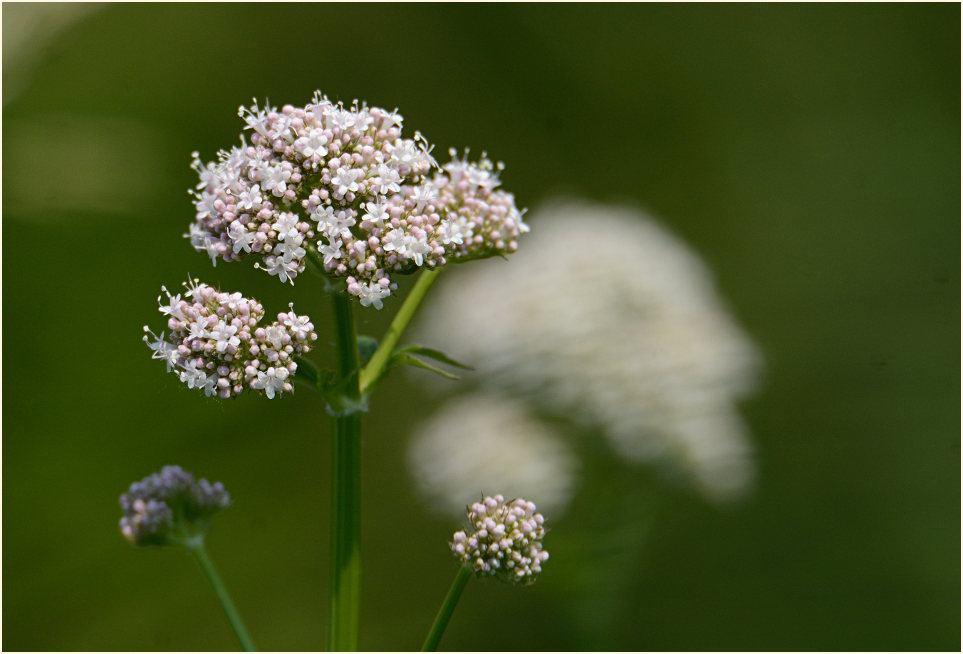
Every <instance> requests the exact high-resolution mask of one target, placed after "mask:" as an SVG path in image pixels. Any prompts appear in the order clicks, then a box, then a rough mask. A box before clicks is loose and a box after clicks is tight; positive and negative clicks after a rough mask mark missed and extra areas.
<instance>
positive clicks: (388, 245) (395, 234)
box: [382, 229, 408, 259]
mask: <svg viewBox="0 0 963 654" xmlns="http://www.w3.org/2000/svg"><path fill="white" fill-rule="evenodd" d="M407 244H408V237H407V235H406V234H405V233H404V231H403V230H400V229H393V230H391V231H390V232H388V233H387V234H385V237H384V239H383V240H382V247H383V248H384V249H385V252H394V253H396V254H397V255H398V256H399V257H401V258H402V259H403V258H405V256H406V254H407V251H408V250H407Z"/></svg>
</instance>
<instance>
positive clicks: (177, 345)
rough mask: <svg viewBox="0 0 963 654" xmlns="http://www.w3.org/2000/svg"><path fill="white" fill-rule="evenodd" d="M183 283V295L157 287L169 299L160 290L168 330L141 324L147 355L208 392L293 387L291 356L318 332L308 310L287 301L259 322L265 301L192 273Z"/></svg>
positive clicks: (225, 394) (274, 391) (228, 393)
mask: <svg viewBox="0 0 963 654" xmlns="http://www.w3.org/2000/svg"><path fill="white" fill-rule="evenodd" d="M184 287H185V289H186V291H185V293H184V298H185V299H182V298H181V295H180V294H177V295H171V294H170V292H169V291H168V290H167V288H166V287H163V286H162V287H161V288H162V290H163V291H164V293H165V294H166V295H167V299H166V300H165V299H162V298H161V297H160V296H158V298H157V302H158V304H159V308H158V310H159V311H160V312H161V313H162V314H164V315H165V316H168V320H167V328H168V329H169V330H170V334H169V336H168V337H166V338H165V335H164V332H163V331H162V332H161V333H160V335H157V334H154V332H153V331H151V330H150V328H149V327H147V326H146V325H145V326H144V331H145V332H147V334H146V335H145V336H144V342H145V343H147V345H148V347H150V349H151V350H152V351H153V354H152V355H151V358H153V359H163V360H164V361H166V362H167V371H168V372H173V373H175V374H176V375H177V376H178V378H180V380H181V381H182V382H183V383H185V384H187V387H188V388H196V389H201V390H203V391H204V394H205V395H208V396H210V395H215V394H216V395H218V396H219V397H222V398H228V397H232V396H235V395H238V394H240V393H242V392H243V391H244V390H246V389H252V390H256V391H259V392H263V393H264V394H265V395H267V396H268V398H271V399H273V398H274V396H275V395H277V394H280V393H289V392H292V391H293V390H294V388H293V386H292V385H291V381H290V380H291V379H292V375H294V373H295V372H296V371H297V369H298V364H297V362H296V361H295V358H296V357H298V356H300V355H302V354H304V353H306V352H308V351H309V350H310V349H311V344H312V343H313V342H314V341H315V340H317V338H318V335H317V334H316V333H315V332H314V325H313V324H312V323H311V320H310V319H309V318H308V317H307V316H299V315H297V314H296V313H294V306H293V305H288V306H289V308H290V309H291V310H290V311H289V312H287V313H279V314H278V317H277V321H276V322H273V323H271V324H270V325H267V326H261V325H260V324H259V323H260V322H261V319H262V318H263V317H264V307H262V306H261V304H260V303H258V302H257V300H253V299H248V298H245V297H243V296H242V295H241V294H240V293H225V292H221V291H217V290H215V289H214V288H211V287H210V286H208V285H206V284H202V283H199V282H198V280H196V279H194V280H189V281H188V282H187V283H185V284H184Z"/></svg>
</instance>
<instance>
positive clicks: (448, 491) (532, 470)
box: [408, 391, 578, 515]
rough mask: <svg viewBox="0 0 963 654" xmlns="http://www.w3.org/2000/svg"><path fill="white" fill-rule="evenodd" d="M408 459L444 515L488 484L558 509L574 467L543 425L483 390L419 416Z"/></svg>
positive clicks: (489, 487) (575, 462) (566, 498)
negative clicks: (426, 416)
mask: <svg viewBox="0 0 963 654" xmlns="http://www.w3.org/2000/svg"><path fill="white" fill-rule="evenodd" d="M408 464H409V468H410V469H411V471H412V473H413V475H414V477H415V479H416V480H417V483H418V486H419V489H420V490H421V491H422V493H423V494H424V496H425V497H426V498H428V500H429V501H430V503H431V504H432V505H433V506H434V508H436V509H438V510H439V511H443V512H445V513H448V514H451V515H457V514H458V513H460V512H462V511H464V510H465V506H466V505H467V504H469V503H471V502H473V501H477V500H478V497H479V496H480V495H482V494H483V493H491V492H493V491H494V490H498V491H501V492H502V493H504V494H506V495H507V496H508V497H535V498H539V503H538V505H539V506H540V507H542V509H543V510H545V511H546V512H548V513H553V514H555V513H556V512H558V513H561V511H562V510H563V509H564V507H565V506H566V505H567V504H568V501H569V499H570V498H571V496H572V492H573V491H574V489H575V481H576V473H577V471H578V460H577V459H576V457H575V455H574V454H572V453H571V452H570V451H569V449H568V447H567V446H566V445H565V443H564V442H562V441H561V440H560V439H559V438H558V437H557V435H556V434H555V433H554V432H553V431H552V430H551V429H550V428H549V427H548V426H547V425H544V424H542V423H541V422H540V421H538V420H537V419H535V418H533V417H531V416H530V415H529V414H528V413H527V412H526V410H525V408H524V407H523V406H521V405H519V404H517V403H516V402H513V401H512V400H508V399H505V398H499V397H497V396H495V395H491V394H489V393H485V392H483V391H480V392H478V393H474V394H472V395H470V396H468V397H462V398H454V399H453V400H451V401H450V402H447V403H445V404H444V405H443V406H442V407H441V408H440V409H439V410H438V412H436V413H435V414H434V415H433V416H431V417H430V418H429V419H428V420H426V421H425V422H423V423H421V425H420V426H419V428H418V435H417V436H416V438H415V440H414V441H413V442H412V443H411V447H409V449H408Z"/></svg>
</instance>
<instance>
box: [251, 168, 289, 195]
mask: <svg viewBox="0 0 963 654" xmlns="http://www.w3.org/2000/svg"><path fill="white" fill-rule="evenodd" d="M257 174H258V179H260V180H261V186H262V187H263V188H264V189H265V190H266V191H270V192H271V193H272V194H273V195H275V196H277V197H280V196H282V195H284V192H285V191H286V190H287V188H288V186H287V182H288V180H290V179H291V172H290V171H288V170H285V169H284V167H283V166H280V165H277V166H272V165H270V164H262V165H261V166H260V167H259V168H258V173H257Z"/></svg>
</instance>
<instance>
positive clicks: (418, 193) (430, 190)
mask: <svg viewBox="0 0 963 654" xmlns="http://www.w3.org/2000/svg"><path fill="white" fill-rule="evenodd" d="M436 197H438V192H437V191H436V190H435V186H434V184H424V185H422V186H418V187H416V188H415V203H416V204H415V213H418V212H419V211H421V210H422V209H423V208H424V206H425V204H427V203H428V202H431V201H432V200H434V199H435V198H436Z"/></svg>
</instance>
